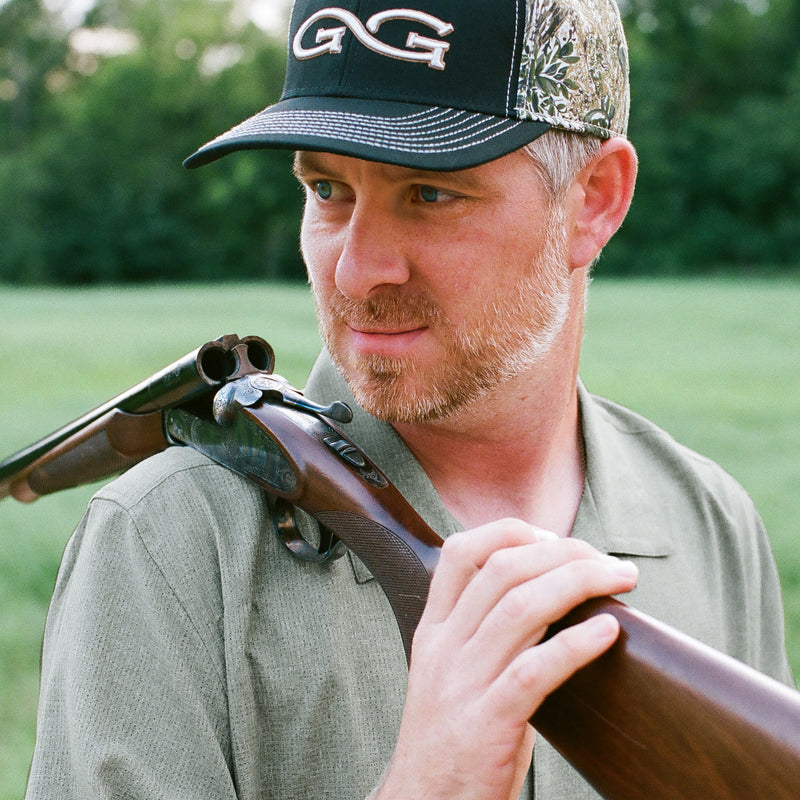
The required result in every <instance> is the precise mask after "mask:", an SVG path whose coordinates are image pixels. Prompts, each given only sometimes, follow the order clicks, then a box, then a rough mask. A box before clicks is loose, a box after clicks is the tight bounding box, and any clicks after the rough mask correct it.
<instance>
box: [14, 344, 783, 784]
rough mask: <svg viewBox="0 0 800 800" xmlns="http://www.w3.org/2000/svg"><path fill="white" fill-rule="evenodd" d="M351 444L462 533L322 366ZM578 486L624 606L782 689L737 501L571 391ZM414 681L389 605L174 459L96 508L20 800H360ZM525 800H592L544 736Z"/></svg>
mask: <svg viewBox="0 0 800 800" xmlns="http://www.w3.org/2000/svg"><path fill="white" fill-rule="evenodd" d="M307 394H308V395H309V396H311V397H313V398H314V399H317V400H320V401H324V402H330V401H331V400H334V399H342V400H346V401H347V402H349V403H350V404H351V406H353V407H354V410H355V412H356V414H355V419H354V421H353V423H351V424H350V425H349V426H347V428H346V431H347V433H348V435H349V436H350V437H351V438H352V439H353V440H354V441H356V442H358V443H359V444H360V445H361V446H362V447H363V449H364V450H365V451H366V453H367V455H369V456H370V457H371V458H372V459H373V460H374V461H375V462H376V463H378V464H379V465H380V466H381V467H382V469H383V470H384V471H385V472H386V474H387V476H388V477H389V479H390V480H392V481H393V482H394V483H395V484H396V485H397V486H398V488H399V489H400V490H401V491H402V492H403V494H404V495H405V496H406V497H407V498H408V499H409V500H410V501H411V502H412V504H413V505H414V506H415V507H416V508H417V509H418V510H419V511H420V513H421V514H422V516H423V517H424V518H425V519H426V521H427V522H428V523H429V524H430V525H431V526H432V527H433V528H434V529H435V530H437V531H438V532H439V533H440V534H441V535H443V536H447V535H449V534H450V533H452V532H454V531H456V530H458V529H459V527H460V526H459V524H458V522H457V521H456V520H455V519H454V518H453V517H452V516H451V515H450V514H449V513H448V511H447V510H446V509H445V508H444V506H443V504H442V503H441V501H440V499H439V497H438V495H437V494H436V491H435V490H434V488H433V486H432V485H431V483H430V481H429V480H428V479H427V477H426V476H425V474H424V472H423V471H422V470H421V468H420V467H419V465H418V464H417V463H416V461H415V460H414V458H413V457H412V456H411V454H410V453H409V451H408V450H407V449H406V448H405V446H404V445H403V443H402V441H401V440H400V439H399V437H398V436H397V435H396V433H395V432H394V430H393V429H392V428H391V427H390V426H389V425H386V424H384V423H380V422H378V421H376V420H374V419H373V418H371V417H369V416H368V415H367V414H366V413H364V412H363V411H361V410H360V409H358V408H355V404H354V402H353V400H352V397H351V395H350V393H349V392H348V390H347V388H346V386H345V384H344V382H343V381H342V379H341V378H340V376H339V375H338V373H336V371H335V370H334V369H333V367H332V366H331V364H330V362H329V361H328V359H327V358H325V357H323V358H322V359H321V360H320V362H319V363H318V364H317V366H316V367H315V369H314V371H313V373H312V375H311V378H310V381H309V386H308V389H307ZM579 397H580V409H581V420H582V425H583V432H584V438H585V444H586V459H587V477H586V484H585V488H584V492H583V497H582V499H581V503H580V507H579V510H578V515H577V518H576V521H575V526H574V530H573V535H574V536H578V537H580V538H583V539H586V540H588V541H590V542H591V543H592V544H593V545H595V546H596V547H598V548H599V549H600V550H603V551H606V552H610V553H615V554H619V555H624V556H626V557H630V558H632V559H633V560H634V561H636V563H637V564H638V566H639V570H640V579H639V585H638V587H637V588H636V589H635V590H634V591H633V592H631V593H630V594H629V595H627V596H626V602H629V603H630V604H631V605H634V606H636V607H637V608H639V609H641V610H643V611H645V612H647V613H649V614H652V615H653V616H655V617H657V618H659V619H661V620H663V621H665V622H667V623H669V624H671V625H674V626H675V627H678V628H680V629H682V630H684V631H686V632H687V633H689V634H690V635H692V636H695V637H697V638H699V639H701V640H702V641H704V642H706V643H708V644H710V645H712V646H714V647H716V648H718V649H720V650H723V651H725V652H727V653H729V654H731V655H733V656H735V657H737V658H740V659H741V660H743V661H745V662H747V663H749V664H751V665H752V666H754V667H756V668H757V669H760V670H762V671H764V672H766V673H768V674H770V675H772V676H774V677H777V678H778V679H780V680H783V681H787V682H791V676H790V673H789V669H788V665H787V660H786V655H785V651H784V644H783V614H782V607H781V600H780V591H779V587H778V581H777V576H776V571H775V566H774V563H773V559H772V556H771V553H770V549H769V545H768V542H767V538H766V536H765V534H764V531H763V527H762V525H761V522H760V520H759V518H758V515H757V514H756V512H755V510H754V509H753V507H752V504H751V502H750V500H749V498H748V497H747V495H746V494H745V493H744V491H743V490H742V489H741V488H740V487H739V486H738V485H737V484H736V483H735V482H734V481H733V480H732V479H731V478H730V477H729V476H728V475H727V473H725V472H724V471H723V470H722V469H720V468H719V467H718V466H716V465H714V464H713V463H712V462H710V461H708V460H707V459H705V458H702V457H701V456H698V455H696V454H694V453H692V452H690V451H688V450H686V449H685V448H683V447H681V446H680V445H678V444H677V443H676V442H674V440H672V439H671V438H670V437H669V436H668V435H667V434H665V433H664V432H663V431H661V430H659V429H658V428H656V427H655V426H653V425H652V424H651V423H649V422H647V421H646V420H644V419H642V418H641V417H639V416H637V415H635V414H633V413H632V412H630V411H627V410H625V409H622V408H620V407H619V406H616V405H614V404H612V403H609V402H607V401H605V400H600V399H598V398H595V397H592V396H591V395H589V394H588V393H587V392H586V391H585V390H584V388H583V387H582V386H581V387H580V395H579ZM406 675H407V673H406V665H405V659H404V655H403V649H402V645H401V642H400V636H399V633H398V631H397V627H396V624H395V622H394V618H393V616H392V613H391V609H390V608H389V605H388V602H387V601H386V599H385V597H384V595H383V593H382V591H381V589H380V587H379V586H378V585H377V583H376V581H375V580H374V579H372V577H371V575H370V574H369V572H368V571H367V570H366V568H365V567H364V566H363V565H362V564H361V563H360V561H358V559H357V558H355V556H353V555H352V554H351V553H348V554H347V555H346V557H344V558H341V559H339V560H337V561H334V562H332V563H329V564H326V565H324V566H319V565H311V564H307V563H304V562H300V561H298V560H296V559H295V558H294V557H293V556H292V555H291V554H290V553H289V552H288V551H287V550H286V549H285V548H284V547H283V545H282V544H281V543H280V542H279V540H278V537H277V536H276V535H275V533H274V531H273V526H272V523H271V520H270V517H269V512H268V505H267V503H266V501H265V497H264V495H263V494H262V492H261V491H260V490H259V489H258V488H257V487H255V486H254V485H253V484H250V483H248V482H247V481H245V480H243V479H241V478H239V477H238V476H236V475H234V474H232V473H230V472H228V471H227V470H225V469H223V468H221V467H219V466H216V465H214V464H213V463H211V462H209V461H208V460H207V459H206V458H205V457H203V456H201V455H199V454H197V453H195V452H193V451H191V450H189V449H186V448H170V449H169V450H167V451H166V452H164V453H162V454H160V455H159V456H156V457H155V458H153V459H150V460H148V461H147V462H144V463H142V464H140V465H138V466H137V467H135V468H133V469H131V470H130V471H128V472H127V473H126V474H125V475H123V476H122V477H121V478H119V479H118V480H116V481H115V482H113V483H111V484H109V485H108V486H106V487H105V488H103V489H102V490H101V491H99V492H98V493H97V495H96V496H95V498H94V499H93V500H92V502H91V504H90V506H89V509H88V511H87V513H86V516H85V517H84V519H83V521H82V522H81V524H80V526H79V528H78V529H77V530H76V532H75V534H74V535H73V537H72V539H71V540H70V542H69V545H68V546H67V549H66V552H65V554H64V559H63V562H62V566H61V570H60V572H59V576H58V580H57V584H56V588H55V592H54V595H53V600H52V604H51V609H50V613H49V615H48V620H47V627H46V631H45V644H44V651H43V659H42V680H41V697H40V707H39V719H38V736H37V745H36V751H35V754H34V759H33V764H32V768H31V776H30V780H29V785H28V792H27V797H28V798H59V800H68V799H69V798H75V800H78V798H80V800H91V799H92V798H117V797H125V798H147V800H156V799H157V798H181V799H182V800H192V799H193V798H197V799H198V800H200V799H201V798H202V800H210V799H213V800H223V799H224V798H239V800H256V799H258V800H268V798H276V800H293V799H294V798H297V799H298V800H299V798H331V800H334V799H335V800H348V798H363V797H365V796H366V795H367V794H369V792H370V791H371V790H372V788H373V787H374V786H375V784H376V783H377V782H378V780H379V778H380V775H381V773H382V771H383V769H384V767H385V765H386V763H387V761H388V759H389V757H390V755H391V753H392V750H393V745H394V740H395V737H396V731H397V727H398V724H399V719H400V714H401V711H402V707H403V700H404V693H405V682H406ZM532 775H533V779H532V781H531V782H530V785H529V786H526V789H525V795H526V796H530V797H534V796H535V797H536V798H545V799H546V800H560V799H561V798H564V799H565V800H566V798H569V800H577V799H578V798H593V797H596V795H595V794H594V792H593V791H592V790H591V789H590V788H589V787H588V786H587V785H586V784H585V782H584V781H583V780H582V779H581V778H580V776H578V775H577V773H575V772H574V771H573V770H572V769H571V767H569V765H568V764H566V763H565V762H564V761H563V760H562V759H561V758H560V756H558V755H557V754H556V753H555V752H554V751H553V750H552V748H550V747H549V745H547V743H546V742H545V741H544V740H543V739H542V738H541V737H539V738H538V740H537V744H536V747H535V751H534V763H533V767H532Z"/></svg>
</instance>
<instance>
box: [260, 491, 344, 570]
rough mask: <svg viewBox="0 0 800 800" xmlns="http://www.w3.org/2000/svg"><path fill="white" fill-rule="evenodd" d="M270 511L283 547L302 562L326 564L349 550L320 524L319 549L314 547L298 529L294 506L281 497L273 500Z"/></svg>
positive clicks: (273, 524)
mask: <svg viewBox="0 0 800 800" xmlns="http://www.w3.org/2000/svg"><path fill="white" fill-rule="evenodd" d="M271 500H272V502H271V503H270V511H271V512H272V513H271V515H270V516H271V518H272V526H273V528H274V529H275V533H277V534H278V538H279V539H280V540H281V542H282V543H283V546H284V547H285V548H286V549H287V550H288V551H289V552H290V553H291V554H292V555H293V556H294V557H295V558H297V559H299V560H300V561H306V562H309V563H311V564H326V563H328V562H329V561H336V559H337V558H341V557H342V556H343V555H344V554H345V552H346V551H347V548H346V547H345V546H344V544H343V543H342V542H341V541H339V539H337V538H336V536H335V535H334V534H333V533H332V532H331V531H330V530H329V529H328V528H326V527H325V526H324V525H322V524H321V523H319V533H320V542H319V547H314V545H313V544H311V542H309V541H308V540H307V539H306V538H305V537H304V536H303V534H302V533H300V529H299V528H298V527H297V522H296V521H295V518H294V506H293V505H292V504H291V503H289V502H287V501H286V500H284V499H283V498H281V497H274V498H271Z"/></svg>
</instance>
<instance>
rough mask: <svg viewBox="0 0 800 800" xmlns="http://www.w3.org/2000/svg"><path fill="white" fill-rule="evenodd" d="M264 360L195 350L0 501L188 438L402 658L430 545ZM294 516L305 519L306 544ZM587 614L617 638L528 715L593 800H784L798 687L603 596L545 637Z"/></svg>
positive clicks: (241, 342)
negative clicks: (347, 563) (382, 628)
mask: <svg viewBox="0 0 800 800" xmlns="http://www.w3.org/2000/svg"><path fill="white" fill-rule="evenodd" d="M273 367H274V354H273V351H272V348H271V347H270V346H269V344H267V342H265V341H264V340H263V339H261V338H259V337H257V336H247V337H245V338H242V339H240V338H239V337H238V336H236V335H235V334H230V335H226V336H222V337H220V338H219V339H216V340H214V341H211V342H207V343H206V344H204V345H203V346H202V347H200V348H198V349H197V350H195V351H193V352H192V353H189V354H188V355H186V356H184V357H183V358H181V359H179V360H178V361H176V362H175V363H173V364H171V365H170V366H168V367H166V368H165V369H163V370H161V371H160V372H158V373H156V374H155V375H153V376H152V377H150V378H148V379H146V380H145V381H143V382H142V383H139V384H137V385H136V386H134V387H133V388H132V389H129V390H128V391H126V392H124V393H123V394H121V395H118V396H117V397H114V398H112V399H111V400H109V401H108V402H106V403H104V404H103V405H101V406H99V407H97V408H96V409H94V410H93V411H90V412H89V413H87V414H85V415H84V416H82V417H80V418H79V419H77V420H75V421H74V422H72V423H70V424H69V425H66V426H64V427H63V428H60V429H59V430H57V431H55V432H54V433H52V434H51V435H49V436H47V437H45V438H44V439H42V440H41V441H39V442H37V443H35V444H33V445H31V446H30V447H28V448H26V449H24V450H22V451H20V452H19V453H17V454H16V455H14V456H11V457H10V458H8V459H6V460H5V461H2V462H0V499H2V498H4V497H8V496H11V497H14V498H15V499H17V500H20V501H23V502H30V501H33V500H35V499H36V498H37V497H40V496H42V495H45V494H49V493H52V492H56V491H59V490H62V489H66V488H69V487H72V486H77V485H80V484H84V483H88V482H91V481H94V480H100V479H102V478H105V477H108V476H110V475H113V474H115V473H118V472H121V471H123V470H125V469H127V468H128V467H130V466H132V465H133V464H135V463H137V462H138V461H141V460H142V459H144V458H146V457H148V456H150V455H153V454H155V453H157V452H159V451H161V450H164V449H165V448H166V447H170V446H188V447H191V448H194V449H196V450H198V451H200V452H202V453H205V454H206V455H207V456H208V457H209V458H211V459H212V460H214V461H216V462H217V463H219V464H221V465H222V466H224V467H226V468H228V469H230V470H233V471H234V472H236V473H238V474H240V475H243V476H244V477H246V478H248V479H249V480H252V481H254V482H255V483H256V484H258V485H259V486H261V487H262V488H263V489H264V490H265V491H266V492H267V493H268V494H269V495H270V496H271V498H272V500H273V504H274V510H275V516H276V530H277V531H278V533H279V535H280V536H281V538H282V539H283V541H284V543H285V544H286V546H287V547H288V548H289V549H290V550H291V551H292V552H293V553H294V554H295V555H296V556H297V557H298V558H301V559H303V560H306V561H309V562H320V561H325V560H327V559H330V558H335V557H337V556H338V555H340V554H341V553H342V552H343V548H344V547H348V548H350V549H351V550H352V551H353V552H354V553H355V554H356V555H357V556H358V557H359V558H360V559H361V561H363V563H364V564H365V565H366V566H367V568H368V569H369V570H370V571H371V572H372V574H373V575H374V576H375V578H376V579H377V580H378V582H379V583H380V585H381V587H382V588H383V590H384V592H385V593H386V596H387V598H388V600H389V603H390V604H391V607H392V610H393V612H394V615H395V617H396V619H397V623H398V626H399V629H400V634H401V637H402V641H403V646H404V648H405V652H406V656H407V657H408V656H409V655H410V649H411V640H412V636H413V633H414V630H415V628H416V625H417V623H418V622H419V618H420V616H421V614H422V610H423V608H424V606H425V601H426V598H427V593H428V587H429V584H430V579H431V576H432V574H433V571H434V569H435V567H436V563H437V560H438V554H439V548H440V547H441V545H442V540H441V538H440V537H439V536H438V535H437V534H436V533H435V532H434V531H433V530H431V528H430V527H429V526H428V525H427V524H426V523H425V522H424V521H423V520H422V518H421V517H420V516H419V515H418V514H417V512H416V511H415V510H414V509H413V508H412V507H411V506H410V505H409V503H408V502H407V501H406V500H405V498H404V497H403V496H402V495H401V494H400V492H399V491H398V490H397V488H396V487H395V486H393V485H392V484H391V483H390V482H389V481H388V480H387V478H386V476H385V475H384V474H383V473H382V472H381V470H380V469H379V468H378V466H376V465H375V464H374V463H372V462H371V461H370V459H369V458H367V456H366V455H365V454H364V453H363V452H362V451H361V449H360V448H359V447H358V445H357V444H355V443H354V442H352V441H351V440H350V439H349V438H348V437H347V436H346V434H344V433H343V432H342V430H341V427H340V426H341V425H344V424H346V423H347V422H349V421H350V419H351V416H352V415H351V412H350V409H349V408H348V406H347V405H345V404H344V403H341V402H335V403H332V404H331V405H329V406H324V407H323V406H320V405H318V404H316V403H313V402H311V401H310V400H308V399H307V398H305V397H304V396H303V395H302V393H301V392H299V391H298V390H296V389H294V388H293V387H292V386H291V385H289V383H288V382H287V381H285V380H284V379H283V378H281V377H279V376H278V375H275V374H273V371H272V370H273ZM294 508H299V509H302V510H303V511H305V512H307V513H308V514H310V515H311V516H312V517H314V518H315V519H316V521H317V522H318V523H319V526H320V532H321V536H320V544H319V546H318V547H313V546H312V545H311V544H309V543H308V542H307V541H306V540H305V539H303V537H302V536H301V534H300V533H299V532H298V529H297V527H296V525H295V524H294V515H293V509H294ZM309 568H314V567H313V563H312V564H310V566H309ZM603 612H607V613H611V614H613V615H614V616H615V617H616V618H617V619H618V620H619V622H620V625H621V629H622V630H621V634H620V637H619V639H618V641H617V642H616V644H615V645H614V646H613V647H612V648H611V649H610V650H609V651H608V652H607V653H606V654H605V655H603V656H601V657H600V658H599V659H597V660H596V661H594V662H592V663H591V664H589V665H588V666H586V667H584V668H583V669H582V670H580V671H579V672H578V673H576V674H575V675H574V676H573V677H572V678H571V679H569V680H568V681H567V682H566V683H565V684H563V685H562V686H561V687H560V688H559V689H557V690H556V691H555V692H553V693H552V694H551V695H550V696H549V697H548V698H547V700H546V701H545V703H544V704H543V705H542V706H541V707H540V709H539V710H538V711H537V712H536V714H535V716H534V717H533V719H532V720H531V721H532V723H533V725H534V726H535V727H536V729H537V730H538V731H539V732H540V733H541V734H542V735H543V736H544V737H545V738H547V739H548V740H549V741H550V742H551V744H553V746H554V747H556V749H558V750H559V751H560V752H561V754H562V755H563V756H564V757H565V758H566V759H567V760H568V761H570V762H571V763H572V764H573V766H574V767H575V768H576V769H577V770H578V771H579V772H580V773H581V774H582V775H583V776H584V777H585V778H586V780H587V781H588V782H589V783H590V784H592V786H594V787H595V789H596V790H597V791H598V792H599V793H600V794H601V795H602V796H603V797H605V798H608V800H642V798H648V800H660V799H662V798H663V799H664V800H666V799H667V798H669V800H675V799H676V798H686V800H722V799H723V798H725V799H726V800H731V799H732V798H736V799H737V800H739V799H741V798H770V800H797V798H798V797H800V694H798V693H797V692H795V691H793V690H792V689H789V688H788V687H786V686H783V685H782V684H780V683H778V682H777V681H774V680H772V679H771V678H768V677H765V676H764V675H761V674H760V673H758V672H756V671H755V670H753V669H751V668H749V667H747V666H745V665H744V664H742V663H740V662H738V661H736V660H735V659H732V658H730V657H728V656H726V655H723V654H721V653H719V652H717V651H715V650H713V649H711V648H709V647H707V646H705V645H703V644H701V643H700V642H697V641H695V640H694V639H692V638H690V637H688V636H686V635H684V634H682V633H680V632H678V631H676V630H674V629H672V628H670V627H668V626H666V625H663V624H662V623H660V622H658V621H656V620H654V619H652V618H651V617H648V616H647V615H645V614H642V613H640V612H638V611H636V610H634V609H632V608H630V607H628V606H626V605H625V604H623V603H620V602H619V601H617V600H615V599H613V598H603V599H598V600H592V601H589V602H587V603H585V604H583V605H582V606H580V607H578V608H577V609H575V610H574V611H573V612H571V613H570V614H569V615H568V616H567V617H565V618H564V619H563V620H561V621H560V622H559V623H558V624H556V625H554V626H552V628H551V630H550V631H548V636H550V635H553V634H554V633H556V632H557V631H558V630H559V629H561V628H563V627H564V626H567V625H570V624H573V623H575V622H577V621H579V620H582V619H586V618H587V617H589V616H591V615H594V614H598V613H603Z"/></svg>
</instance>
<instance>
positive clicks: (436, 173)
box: [292, 150, 480, 191]
mask: <svg viewBox="0 0 800 800" xmlns="http://www.w3.org/2000/svg"><path fill="white" fill-rule="evenodd" d="M323 157H324V153H317V152H315V151H313V150H297V151H296V152H295V154H294V164H293V167H292V171H293V172H294V175H295V177H296V178H297V179H298V180H300V181H302V180H303V179H304V178H306V177H307V176H308V175H309V173H314V172H317V173H320V174H323V175H330V176H331V177H332V178H338V177H339V176H338V175H337V173H336V170H335V169H332V168H331V167H330V166H329V165H327V164H325V163H324V160H323ZM374 163H376V164H378V165H380V166H381V167H383V168H384V169H385V170H387V171H388V170H392V171H393V173H394V175H395V176H397V177H398V178H400V179H401V180H406V181H416V182H418V183H421V184H426V183H431V184H433V185H435V184H437V183H440V182H442V181H447V180H448V176H452V177H453V178H455V179H456V180H457V181H458V182H459V183H460V184H461V186H462V187H463V188H464V189H465V190H467V191H468V190H470V189H472V188H474V187H476V186H478V185H479V184H480V181H479V180H477V179H475V177H474V176H473V175H472V174H471V171H470V170H469V169H464V170H454V171H452V172H451V171H445V170H425V169H417V168H414V167H401V166H397V165H395V164H384V163H383V162H380V161H377V162H374ZM440 176H441V177H440ZM451 180H452V178H451Z"/></svg>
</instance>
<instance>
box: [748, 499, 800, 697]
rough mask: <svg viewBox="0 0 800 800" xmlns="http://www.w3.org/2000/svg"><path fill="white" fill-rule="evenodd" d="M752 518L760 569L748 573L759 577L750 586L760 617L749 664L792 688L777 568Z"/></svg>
mask: <svg viewBox="0 0 800 800" xmlns="http://www.w3.org/2000/svg"><path fill="white" fill-rule="evenodd" d="M753 516H754V517H755V523H754V528H755V537H754V538H755V541H756V548H757V561H758V566H759V567H760V569H757V570H755V569H754V570H753V571H752V573H751V574H754V575H757V576H759V582H758V586H757V587H754V595H756V596H757V597H758V600H759V602H760V610H761V616H760V625H759V626H758V631H757V636H756V637H754V638H755V642H756V644H755V647H754V648H753V652H752V655H751V663H753V664H754V666H755V667H756V669H758V670H760V671H761V672H763V673H765V674H766V675H769V676H770V677H773V678H775V679H776V680H779V681H781V682H782V683H785V684H787V685H788V686H791V687H792V688H796V686H795V679H794V676H793V675H792V670H791V667H790V665H789V659H788V657H787V653H786V634H785V624H784V617H785V612H784V607H783V597H782V594H781V585H780V579H779V576H778V568H777V566H776V564H775V557H774V555H773V553H772V549H771V547H770V542H769V538H768V536H767V532H766V530H765V529H764V525H763V523H762V521H761V518H760V517H759V515H758V513H757V512H756V511H755V509H754V510H753Z"/></svg>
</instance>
